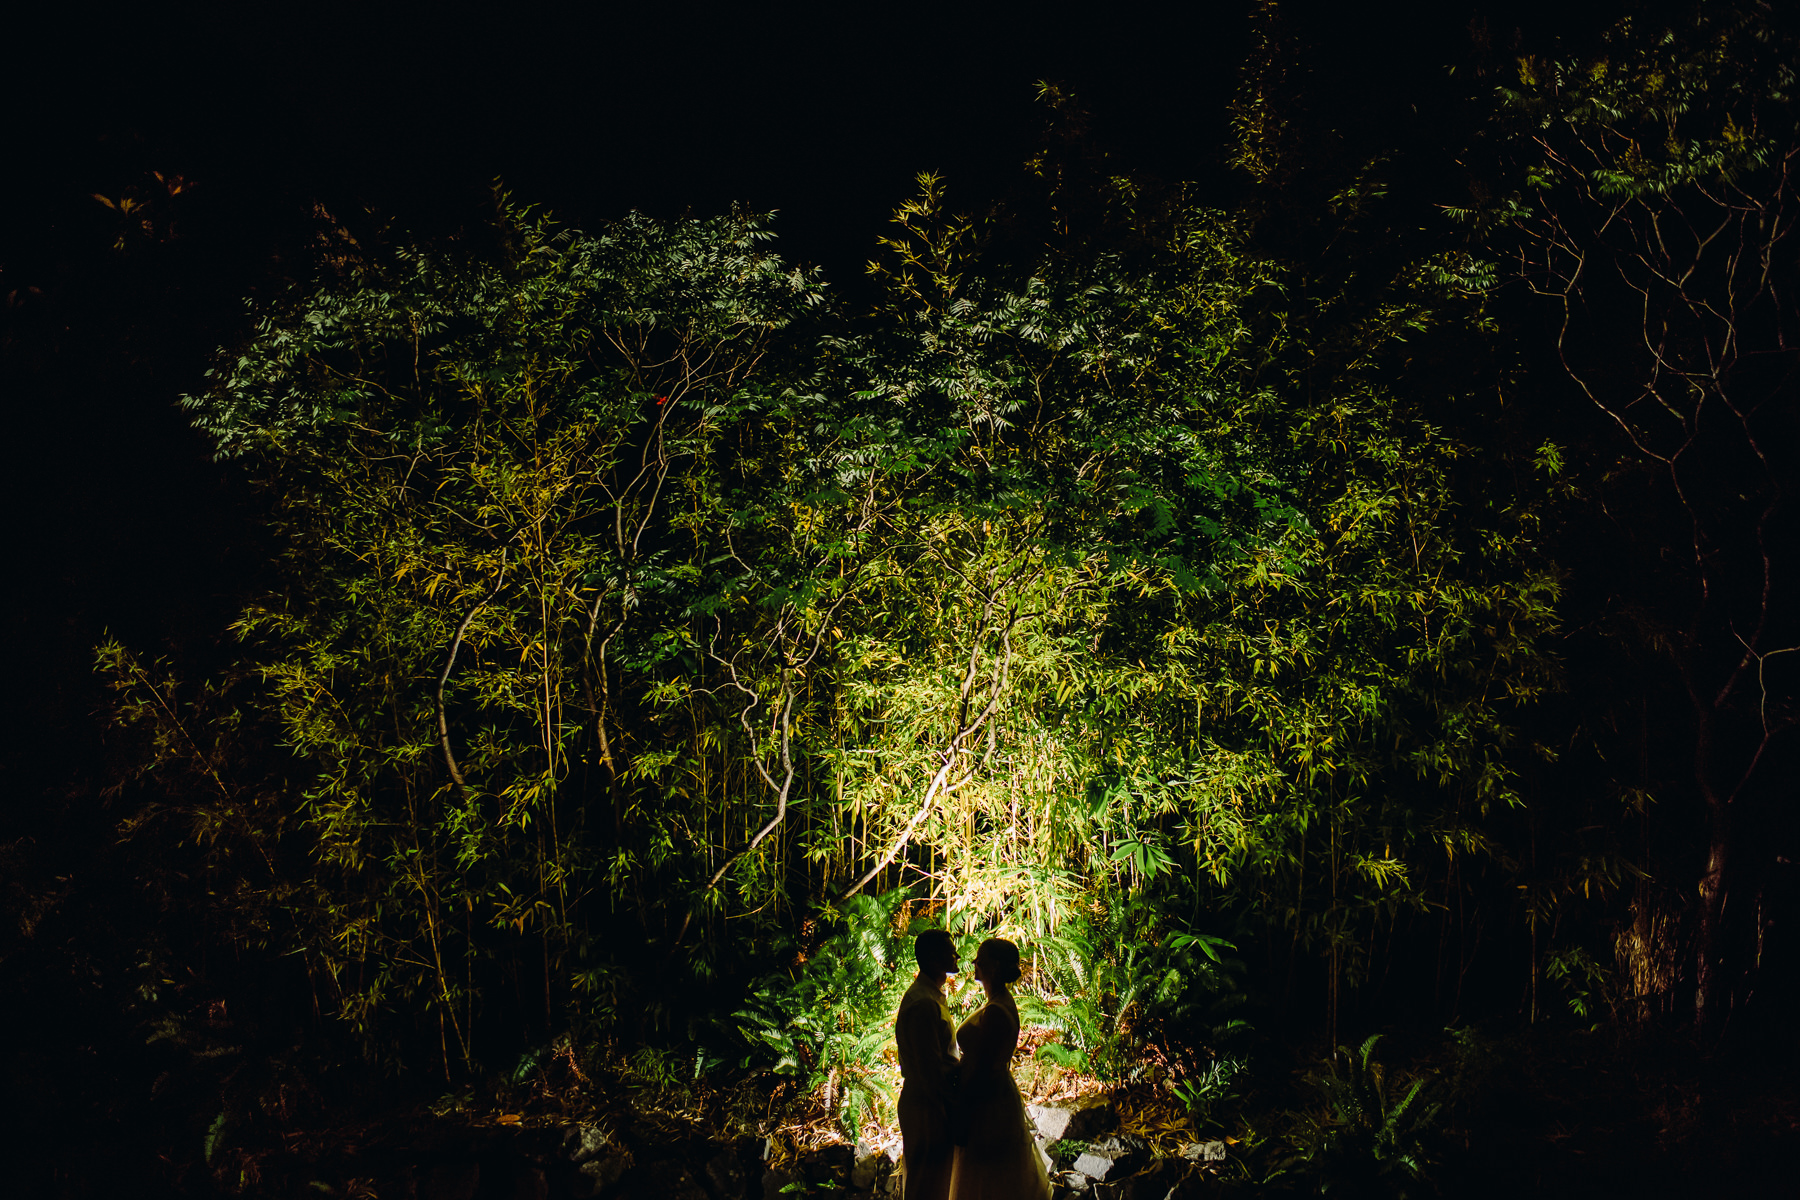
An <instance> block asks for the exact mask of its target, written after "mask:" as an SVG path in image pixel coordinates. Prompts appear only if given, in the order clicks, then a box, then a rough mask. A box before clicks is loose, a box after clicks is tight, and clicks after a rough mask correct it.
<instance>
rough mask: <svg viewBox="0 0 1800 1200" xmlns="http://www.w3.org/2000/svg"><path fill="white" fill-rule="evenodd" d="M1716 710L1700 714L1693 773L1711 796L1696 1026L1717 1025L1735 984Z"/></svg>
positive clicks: (1727, 821) (1727, 824)
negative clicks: (1728, 946)
mask: <svg viewBox="0 0 1800 1200" xmlns="http://www.w3.org/2000/svg"><path fill="white" fill-rule="evenodd" d="M1711 750H1712V720H1711V714H1710V713H1705V712H1702V713H1700V714H1699V730H1698V733H1697V736H1696V737H1695V746H1694V757H1695V760H1696V761H1695V763H1694V778H1695V782H1696V783H1698V784H1699V786H1700V797H1701V799H1702V800H1704V801H1705V802H1706V865H1705V866H1704V867H1703V868H1702V869H1701V872H1700V931H1699V936H1698V939H1697V941H1696V944H1695V947H1694V984H1695V987H1694V1026H1695V1028H1696V1029H1699V1030H1702V1031H1704V1030H1707V1029H1710V1028H1713V1027H1715V1026H1716V1024H1717V1021H1718V1017H1719V1012H1720V1009H1721V1007H1722V1005H1723V1004H1724V1002H1725V997H1726V993H1727V992H1728V991H1729V990H1730V985H1729V983H1728V981H1727V980H1726V978H1725V973H1724V971H1723V970H1722V969H1721V964H1720V962H1719V959H1720V950H1721V943H1722V941H1723V936H1724V919H1725V901H1726V898H1727V895H1728V891H1727V887H1726V878H1725V869H1726V865H1727V863H1728V862H1729V860H1730V856H1731V802H1730V799H1729V797H1726V796H1721V795H1720V794H1719V790H1718V788H1716V787H1714V786H1713V781H1712V772H1711V771H1710V769H1709V767H1710V765H1711V764H1710V759H1711V757H1712V755H1711Z"/></svg>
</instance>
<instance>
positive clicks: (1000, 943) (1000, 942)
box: [975, 938, 1019, 984]
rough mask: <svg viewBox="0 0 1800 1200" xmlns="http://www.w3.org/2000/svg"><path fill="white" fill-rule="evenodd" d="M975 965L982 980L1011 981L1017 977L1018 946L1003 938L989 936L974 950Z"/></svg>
mask: <svg viewBox="0 0 1800 1200" xmlns="http://www.w3.org/2000/svg"><path fill="white" fill-rule="evenodd" d="M975 965H976V966H978V967H980V968H981V978H982V980H983V982H986V983H998V984H1008V983H1011V982H1013V981H1014V980H1016V979H1017V978H1018V977H1019V948H1018V947H1017V946H1015V945H1013V944H1012V943H1011V942H1009V941H1007V940H1006V939H1005V938H989V939H988V940H987V941H985V942H983V943H981V946H980V948H979V949H977V950H976V951H975Z"/></svg>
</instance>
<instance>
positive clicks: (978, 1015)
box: [950, 938, 1050, 1200]
mask: <svg viewBox="0 0 1800 1200" xmlns="http://www.w3.org/2000/svg"><path fill="white" fill-rule="evenodd" d="M1018 977H1019V948H1018V947H1017V946H1015V945H1013V944H1012V943H1011V942H1009V941H1007V940H1006V939H1004V938H989V939H988V940H987V941H985V942H983V943H981V948H980V949H979V950H977V951H976V952H975V978H976V979H977V980H978V981H979V982H980V983H981V986H982V989H983V990H984V991H986V992H987V1003H986V1004H984V1005H982V1006H981V1007H980V1008H978V1009H976V1010H975V1014H974V1015H973V1016H971V1017H970V1018H969V1019H968V1020H966V1021H964V1022H963V1023H962V1028H960V1029H958V1030H957V1031H956V1044H957V1045H958V1046H959V1047H961V1049H962V1071H961V1076H962V1079H961V1083H960V1085H959V1087H958V1095H957V1107H958V1111H959V1113H960V1115H961V1124H962V1127H963V1139H962V1140H963V1142H964V1144H963V1145H960V1146H958V1147H957V1148H956V1160H955V1162H954V1164H953V1165H952V1167H951V1170H950V1200H1049V1197H1050V1180H1049V1178H1048V1177H1047V1176H1046V1175H1045V1173H1044V1160H1043V1159H1042V1158H1040V1157H1039V1156H1038V1150H1037V1146H1035V1145H1034V1144H1033V1143H1032V1140H1031V1123H1030V1121H1029V1120H1027V1118H1026V1116H1025V1101H1024V1100H1023V1099H1022V1098H1021V1097H1020V1096H1019V1085H1018V1084H1016V1083H1014V1082H1013V1077H1012V1056H1013V1050H1014V1049H1015V1048H1017V1046H1018V1044H1019V1006H1018V1005H1017V1004H1015V1003H1013V998H1012V993H1011V992H1009V991H1007V985H1008V984H1010V983H1012V982H1013V981H1014V980H1016V979H1018Z"/></svg>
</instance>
